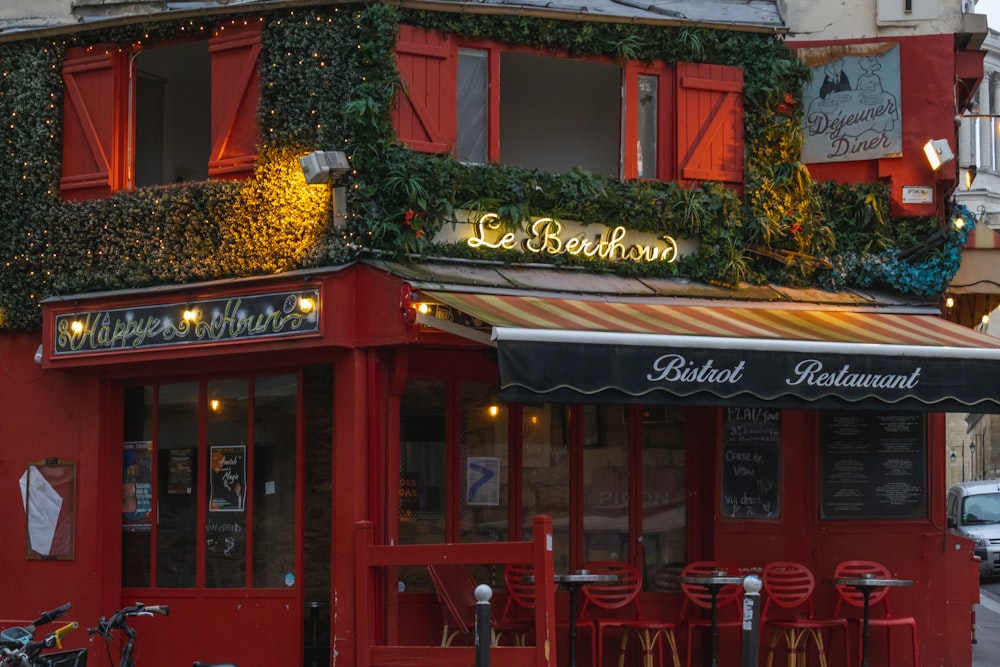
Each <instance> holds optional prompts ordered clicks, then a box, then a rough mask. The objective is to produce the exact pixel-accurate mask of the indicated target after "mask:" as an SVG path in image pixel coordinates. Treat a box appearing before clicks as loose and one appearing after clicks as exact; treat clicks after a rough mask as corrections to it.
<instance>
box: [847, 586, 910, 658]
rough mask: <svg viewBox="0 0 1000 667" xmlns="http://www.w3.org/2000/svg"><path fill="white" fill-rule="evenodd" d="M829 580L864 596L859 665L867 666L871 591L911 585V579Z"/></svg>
mask: <svg viewBox="0 0 1000 667" xmlns="http://www.w3.org/2000/svg"><path fill="white" fill-rule="evenodd" d="M830 582H831V583H833V584H836V585H838V586H851V587H852V588H856V589H858V590H859V591H861V596H862V597H863V598H864V601H865V604H864V610H865V611H864V617H863V619H862V621H861V627H862V631H861V667H868V603H869V598H871V595H872V591H873V590H875V589H876V588H883V587H885V586H912V585H913V580H911V579H895V578H882V577H867V576H863V575H862V576H859V577H833V578H832V579H830Z"/></svg>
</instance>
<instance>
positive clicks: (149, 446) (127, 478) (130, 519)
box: [122, 440, 153, 532]
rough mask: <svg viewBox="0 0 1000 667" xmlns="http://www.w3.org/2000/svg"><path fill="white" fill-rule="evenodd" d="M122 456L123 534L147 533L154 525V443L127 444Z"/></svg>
mask: <svg viewBox="0 0 1000 667" xmlns="http://www.w3.org/2000/svg"><path fill="white" fill-rule="evenodd" d="M122 454H123V456H122V461H123V469H122V530H127V531H137V532H148V531H149V530H150V529H151V528H152V525H153V522H152V515H153V442H152V441H151V440H142V441H136V442H126V443H124V445H123V452H122Z"/></svg>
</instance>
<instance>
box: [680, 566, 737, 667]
mask: <svg viewBox="0 0 1000 667" xmlns="http://www.w3.org/2000/svg"><path fill="white" fill-rule="evenodd" d="M719 571H725V572H728V573H729V574H736V573H737V572H738V571H739V568H737V567H736V566H735V565H733V564H732V563H727V562H723V561H715V560H702V561H695V562H694V563H689V564H687V565H685V566H684V569H683V570H681V577H685V576H689V575H702V574H708V575H710V574H714V573H716V572H719ZM681 591H683V593H684V602H683V603H682V604H681V618H680V625H682V626H685V627H686V628H687V666H688V667H691V658H692V655H693V654H694V631H695V630H696V629H698V628H702V629H705V630H711V628H712V617H711V612H712V592H711V591H710V590H709V589H708V587H706V586H701V585H699V584H686V583H684V582H683V581H682V582H681ZM742 597H743V586H740V585H730V586H723V587H722V588H721V589H719V592H718V594H717V596H716V598H715V604H716V612H717V617H718V622H717V623H716V627H717V628H718V629H719V630H722V629H732V628H735V629H736V630H737V631H738V632H736V633H734V634H735V636H736V640H737V641H738V642H739V641H741V640H742V639H743V616H742V613H743V610H742V608H741V607H740V600H741V599H742Z"/></svg>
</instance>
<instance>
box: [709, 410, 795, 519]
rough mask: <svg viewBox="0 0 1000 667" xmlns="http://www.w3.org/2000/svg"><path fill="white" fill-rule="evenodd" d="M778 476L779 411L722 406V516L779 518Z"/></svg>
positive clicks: (779, 450)
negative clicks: (723, 407)
mask: <svg viewBox="0 0 1000 667" xmlns="http://www.w3.org/2000/svg"><path fill="white" fill-rule="evenodd" d="M780 480H781V411H780V410H769V409H764V408H725V409H724V411H723V417H722V503H721V512H722V516H724V517H734V518H737V517H738V518H748V519H776V518H778V516H779V515H780V511H781V502H780V501H781V485H780V483H779V482H780Z"/></svg>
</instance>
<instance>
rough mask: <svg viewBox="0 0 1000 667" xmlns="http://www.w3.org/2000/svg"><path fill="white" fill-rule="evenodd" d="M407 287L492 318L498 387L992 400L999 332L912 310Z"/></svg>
mask: <svg viewBox="0 0 1000 667" xmlns="http://www.w3.org/2000/svg"><path fill="white" fill-rule="evenodd" d="M421 298H426V299H428V300H431V301H436V302H437V303H440V304H443V305H445V306H446V307H448V308H451V309H454V310H456V311H461V312H462V313H463V314H464V318H465V319H466V320H471V321H473V322H481V323H484V324H488V325H492V338H493V340H494V341H495V344H496V346H497V348H498V354H499V363H500V384H501V398H503V399H505V400H516V401H522V402H538V401H551V402H593V403H598V402H600V403H605V402H641V403H673V404H676V403H686V404H705V405H708V404H715V405H717V404H720V403H724V404H727V405H764V404H766V405H771V406H782V407H803V408H806V407H808V408H873V409H906V410H923V411H935V412H1000V339H998V338H994V337H992V336H988V335H986V334H982V333H979V332H976V331H973V330H972V329H969V328H967V327H963V326H960V325H957V324H954V323H952V322H949V321H947V320H944V319H942V318H940V317H937V316H936V315H932V314H929V313H926V312H922V313H912V312H895V311H886V310H881V311H879V310H864V309H858V308H843V309H837V308H835V307H831V306H827V307H823V308H817V307H801V306H798V305H795V306H792V307H789V306H787V305H782V306H775V305H774V304H747V303H742V302H713V303H700V304H679V303H651V302H648V301H641V300H609V299H607V298H596V299H595V298H589V299H587V298H566V297H553V296H545V295H540V294H532V293H524V294H518V295H512V294H486V293H475V294H473V293H464V292H444V291H441V292H438V291H427V292H421ZM434 320H435V318H428V319H427V320H426V321H425V322H424V323H425V324H429V325H430V326H435V324H434ZM442 321H443V320H442ZM449 323H450V324H451V326H450V327H449V330H451V331H453V332H454V330H455V326H454V323H453V322H451V321H449ZM470 332H475V334H476V335H478V336H480V337H481V336H482V332H479V331H476V330H475V329H470Z"/></svg>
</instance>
